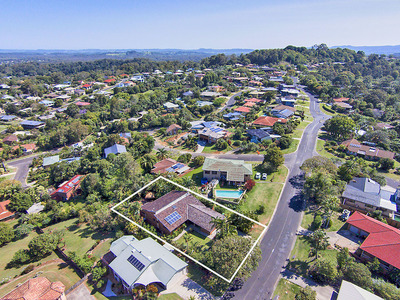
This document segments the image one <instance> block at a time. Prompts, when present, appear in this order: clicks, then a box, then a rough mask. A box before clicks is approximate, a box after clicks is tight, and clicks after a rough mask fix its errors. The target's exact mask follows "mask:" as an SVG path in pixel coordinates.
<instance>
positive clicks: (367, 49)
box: [331, 45, 400, 55]
mask: <svg viewBox="0 0 400 300" xmlns="http://www.w3.org/2000/svg"><path fill="white" fill-rule="evenodd" d="M331 48H347V49H350V50H354V51H364V53H365V54H366V55H369V54H385V55H390V54H396V53H397V54H399V53H400V45H397V46H350V45H346V46H333V47H331Z"/></svg>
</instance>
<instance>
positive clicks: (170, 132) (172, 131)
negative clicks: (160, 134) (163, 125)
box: [165, 124, 182, 135]
mask: <svg viewBox="0 0 400 300" xmlns="http://www.w3.org/2000/svg"><path fill="white" fill-rule="evenodd" d="M179 130H182V127H181V126H179V125H178V124H171V125H169V126H168V128H167V130H166V131H165V133H166V134H167V135H174V134H177V133H178V131H179Z"/></svg>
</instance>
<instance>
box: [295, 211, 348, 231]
mask: <svg viewBox="0 0 400 300" xmlns="http://www.w3.org/2000/svg"><path fill="white" fill-rule="evenodd" d="M340 215H341V213H339V212H333V214H332V217H331V220H332V225H331V227H329V228H327V231H338V230H339V229H340V228H342V226H343V225H344V224H345V223H344V222H343V221H341V220H339V216H340ZM313 220H314V212H313V211H310V210H307V211H306V212H305V213H304V216H303V220H302V221H301V227H303V228H305V229H308V230H314V228H312V225H311V224H312V222H313Z"/></svg>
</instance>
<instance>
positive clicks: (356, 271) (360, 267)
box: [343, 262, 372, 289]
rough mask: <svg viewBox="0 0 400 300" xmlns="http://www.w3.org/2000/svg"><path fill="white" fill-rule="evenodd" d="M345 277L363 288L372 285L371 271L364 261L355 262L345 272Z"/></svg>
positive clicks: (368, 287)
mask: <svg viewBox="0 0 400 300" xmlns="http://www.w3.org/2000/svg"><path fill="white" fill-rule="evenodd" d="M343 275H344V278H345V279H346V280H348V281H350V282H352V283H354V284H355V285H358V286H360V287H362V288H363V289H370V288H371V287H372V278H371V272H370V271H369V270H368V267H367V266H366V265H364V264H362V263H357V262H353V263H351V264H350V265H348V267H347V268H346V269H345V271H344V272H343Z"/></svg>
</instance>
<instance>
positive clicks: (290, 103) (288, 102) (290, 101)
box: [278, 97, 296, 107]
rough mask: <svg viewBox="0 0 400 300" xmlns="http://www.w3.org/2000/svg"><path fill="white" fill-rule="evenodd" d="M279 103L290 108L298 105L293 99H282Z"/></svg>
mask: <svg viewBox="0 0 400 300" xmlns="http://www.w3.org/2000/svg"><path fill="white" fill-rule="evenodd" d="M278 101H280V103H281V104H283V105H286V106H290V107H294V105H295V104H296V99H294V98H293V97H281V99H280V100H278Z"/></svg>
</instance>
